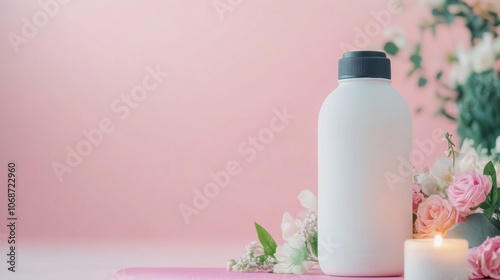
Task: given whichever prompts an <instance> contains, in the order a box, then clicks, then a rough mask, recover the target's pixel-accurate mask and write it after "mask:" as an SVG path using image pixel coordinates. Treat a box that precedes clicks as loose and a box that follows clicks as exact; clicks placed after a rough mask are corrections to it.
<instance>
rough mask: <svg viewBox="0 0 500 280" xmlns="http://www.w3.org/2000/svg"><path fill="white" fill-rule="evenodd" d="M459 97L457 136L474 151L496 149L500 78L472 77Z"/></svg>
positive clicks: (485, 74) (499, 125) (499, 131)
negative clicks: (470, 143)
mask: <svg viewBox="0 0 500 280" xmlns="http://www.w3.org/2000/svg"><path fill="white" fill-rule="evenodd" d="M460 90H461V91H462V92H463V94H462V95H459V96H458V99H457V101H456V102H457V106H458V111H459V114H458V116H457V122H458V129H457V131H458V134H460V136H461V137H462V139H464V138H468V139H472V140H474V145H475V146H476V148H486V149H487V150H488V151H490V150H491V149H493V148H495V146H496V138H497V137H498V136H499V134H500V77H499V76H498V73H495V72H494V71H493V70H490V71H486V72H482V73H472V74H471V76H470V77H469V79H468V80H467V82H466V83H465V85H463V86H462V88H461V89H460Z"/></svg>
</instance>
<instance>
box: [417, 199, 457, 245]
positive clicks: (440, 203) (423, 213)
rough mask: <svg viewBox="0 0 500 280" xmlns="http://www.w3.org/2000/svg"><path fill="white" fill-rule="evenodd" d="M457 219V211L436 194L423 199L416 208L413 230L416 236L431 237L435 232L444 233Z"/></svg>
mask: <svg viewBox="0 0 500 280" xmlns="http://www.w3.org/2000/svg"><path fill="white" fill-rule="evenodd" d="M457 220H458V212H457V210H455V208H454V207H453V206H452V205H451V203H450V202H449V201H448V200H445V199H443V198H442V197H441V196H440V195H438V194H433V195H431V196H429V197H428V198H426V199H424V200H423V201H422V202H421V203H420V205H419V206H418V210H417V220H416V221H415V230H416V232H417V235H416V236H417V237H418V238H427V237H433V236H434V234H435V232H441V233H443V234H444V233H445V232H446V231H447V230H448V229H449V228H450V227H451V226H452V225H454V224H455V223H456V222H457Z"/></svg>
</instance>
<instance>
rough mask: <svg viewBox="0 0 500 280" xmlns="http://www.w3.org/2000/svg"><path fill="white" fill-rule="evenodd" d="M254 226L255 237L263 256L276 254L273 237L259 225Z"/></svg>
mask: <svg viewBox="0 0 500 280" xmlns="http://www.w3.org/2000/svg"><path fill="white" fill-rule="evenodd" d="M254 224H255V230H256V231H257V236H258V237H259V241H260V244H262V247H263V248H264V254H265V255H266V256H274V253H276V247H278V246H277V245H276V241H274V239H273V237H272V236H271V234H269V232H267V230H265V229H264V228H263V227H262V226H261V225H259V224H257V223H254Z"/></svg>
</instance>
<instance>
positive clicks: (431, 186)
mask: <svg viewBox="0 0 500 280" xmlns="http://www.w3.org/2000/svg"><path fill="white" fill-rule="evenodd" d="M421 180H422V183H421V185H422V193H424V194H425V195H427V196H430V195H433V194H439V190H440V188H439V184H438V182H437V181H436V179H434V178H433V177H432V176H430V175H429V174H424V175H423V176H422V178H421Z"/></svg>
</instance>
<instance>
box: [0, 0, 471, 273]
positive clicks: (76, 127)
mask: <svg viewBox="0 0 500 280" xmlns="http://www.w3.org/2000/svg"><path fill="white" fill-rule="evenodd" d="M47 1H48V0H42V1H41V2H44V3H45V2H47ZM221 1H222V2H223V3H228V2H229V3H232V4H233V6H231V10H230V11H227V12H226V13H224V14H223V20H221V18H220V17H219V16H218V14H217V12H216V10H215V9H214V6H213V3H214V2H217V1H212V0H207V1H201V0H200V1H183V0H175V1H160V0H148V1H118V0H106V1H79V0H74V1H69V3H67V4H64V5H63V4H59V7H60V9H59V11H58V12H57V13H56V14H55V15H54V17H50V18H49V21H48V23H47V24H46V25H45V26H43V27H40V28H38V32H37V33H36V35H35V36H34V37H33V38H29V39H28V43H27V44H21V45H19V46H18V52H17V53H16V52H15V50H14V48H13V46H12V44H11V43H10V41H9V38H8V34H9V33H10V32H14V33H16V34H18V35H20V34H22V33H21V31H22V30H21V29H22V27H23V24H24V23H23V17H27V18H29V19H30V20H31V18H32V17H33V15H34V14H36V13H37V12H38V11H41V10H42V9H41V7H40V6H39V4H37V1H1V2H0V34H1V36H2V37H1V38H2V39H0V93H1V96H2V102H0V128H1V131H2V133H1V138H0V139H1V140H0V141H1V142H0V143H1V145H0V146H1V148H0V149H1V153H0V157H1V160H0V162H1V163H2V164H3V165H4V168H3V170H4V171H3V172H0V178H1V180H2V181H3V182H5V181H6V172H7V171H6V166H5V165H6V164H7V161H8V160H15V161H17V164H18V176H19V183H18V199H19V206H18V207H19V208H18V210H17V214H18V217H19V218H20V222H19V223H20V228H19V236H20V242H21V244H23V242H24V244H61V243H64V244H75V243H78V244H98V243H110V242H117V243H120V242H121V243H128V244H130V243H133V244H141V242H153V243H154V242H164V243H165V242H166V243H172V244H188V243H189V244H209V243H211V242H215V240H218V242H233V243H235V244H238V246H239V248H241V249H240V251H241V253H243V250H244V248H243V245H244V244H245V243H247V242H249V241H251V240H254V239H256V235H255V233H254V229H253V222H254V221H257V222H259V223H260V224H262V225H263V226H264V227H266V228H267V229H269V231H270V232H271V233H272V234H273V235H275V237H276V238H277V239H278V240H279V241H280V242H281V237H280V235H281V233H280V223H281V216H282V213H283V212H285V211H290V212H291V213H296V212H298V211H299V210H300V205H299V203H298V201H297V199H296V196H297V194H298V193H299V192H300V191H301V190H303V189H306V188H308V189H311V190H313V192H315V193H316V183H317V179H316V176H317V175H316V172H317V163H316V160H317V155H316V149H317V147H316V142H317V136H316V124H317V115H318V111H319V108H320V106H321V103H322V101H323V100H324V99H325V97H326V96H327V95H328V94H329V93H330V92H331V91H332V90H333V89H334V88H335V87H336V84H337V82H336V74H337V70H336V67H337V60H338V58H339V57H340V56H341V53H342V51H341V48H340V46H341V44H342V43H347V44H351V45H355V42H354V39H355V35H356V33H355V31H354V30H355V28H360V29H364V28H366V26H367V25H370V24H372V23H374V22H375V20H374V16H373V15H372V14H371V12H379V11H380V10H387V6H388V5H390V3H391V2H392V0H380V1H379V0H377V1H330V0H324V1H319V0H318V1H298V0H273V1H264V0H259V1H256V0H252V1H237V0H232V1H225V0H221ZM403 2H404V3H405V10H404V11H403V12H402V13H400V14H397V15H396V14H392V16H391V18H390V20H389V22H390V24H391V25H400V26H402V27H403V28H404V29H405V30H406V32H407V36H409V37H410V38H412V39H416V38H417V37H418V28H417V24H418V22H419V17H420V16H423V15H425V13H424V12H422V10H421V9H419V8H418V7H417V6H418V5H417V3H416V2H417V1H411V0H406V1H403ZM228 5H229V4H228ZM42 20H43V19H42ZM378 26H379V27H380V24H378ZM375 31H376V30H374V33H376V34H375V35H374V36H371V37H370V38H369V40H370V44H369V45H370V46H380V45H381V42H382V41H383V36H382V34H381V32H380V31H379V32H375ZM440 31H441V32H440V33H439V38H438V39H437V40H434V41H432V45H428V48H426V49H425V50H424V55H425V56H426V57H427V58H429V59H428V61H430V64H428V65H427V67H428V68H429V69H430V70H432V69H437V67H439V66H440V65H441V64H443V60H444V59H443V56H444V51H443V50H444V49H445V48H447V49H448V50H451V49H453V48H452V46H453V44H454V42H456V41H457V40H460V39H463V38H464V37H462V38H461V37H460V32H457V31H454V30H451V32H450V31H447V30H440ZM457 34H458V35H457ZM425 40H426V41H429V42H431V41H430V38H425ZM436 46H439V48H438V47H436ZM441 46H442V48H441ZM156 65H159V67H160V69H161V70H162V71H165V72H169V76H168V77H167V78H165V80H164V81H163V82H162V83H161V84H160V85H159V86H158V88H156V89H155V90H152V91H151V92H149V94H148V95H147V97H146V98H145V99H144V100H143V101H142V102H140V103H138V105H137V108H135V109H133V110H131V112H130V114H129V115H128V116H127V117H126V118H125V119H124V120H121V119H120V118H119V116H120V114H116V113H114V112H113V111H112V110H111V104H112V103H113V101H114V100H115V99H119V98H120V96H121V95H122V94H127V95H128V94H130V91H131V89H132V88H133V87H135V86H137V85H140V84H141V83H142V79H143V77H144V76H146V75H147V71H146V68H147V67H148V66H149V67H152V68H155V67H156ZM393 69H394V71H393V86H394V87H395V88H396V89H397V90H398V91H399V92H401V94H402V95H403V96H404V98H405V99H406V100H407V101H408V104H409V105H410V107H411V109H412V110H413V111H415V110H416V109H417V108H419V107H423V111H422V112H421V113H420V114H414V119H413V122H414V138H415V139H418V140H424V139H431V132H432V131H433V129H435V128H440V129H443V130H446V131H451V132H453V131H454V129H455V128H454V124H452V123H450V122H448V121H446V120H444V119H443V118H437V117H434V116H433V114H434V112H435V110H436V108H437V102H436V100H435V97H434V91H433V89H432V86H431V87H428V88H427V89H425V90H421V89H418V88H417V87H416V86H415V84H416V80H415V78H411V79H407V78H406V72H407V70H409V64H408V63H407V59H406V58H404V57H400V58H398V59H395V60H393ZM284 107H286V108H287V111H288V112H289V113H290V114H293V115H295V118H294V119H293V120H291V121H290V123H289V124H288V125H286V126H285V128H284V129H283V130H282V131H281V132H279V133H276V134H275V135H274V137H273V139H272V141H270V142H269V143H267V144H265V148H264V149H263V150H262V151H258V152H257V154H256V157H255V159H253V160H252V161H250V162H248V161H246V160H245V158H246V157H247V155H243V154H241V153H240V152H238V145H240V143H242V142H243V141H246V140H247V138H248V137H249V136H255V135H257V134H258V132H259V131H261V130H262V129H264V128H266V127H269V121H270V120H271V119H272V117H273V109H278V110H282V109H283V108H284ZM104 118H109V119H111V121H112V122H113V124H114V126H115V129H114V131H113V132H111V133H109V134H105V135H104V138H103V141H102V144H100V145H99V146H97V147H94V148H93V150H92V152H91V153H90V154H89V155H88V156H86V157H84V158H83V160H82V163H81V164H80V165H79V166H77V167H75V168H73V171H72V172H71V173H65V174H64V175H63V181H62V182H60V181H59V180H58V179H57V176H56V175H55V173H54V171H53V169H52V166H51V164H52V163H53V162H54V161H57V162H60V163H64V162H65V157H66V154H67V151H66V146H68V145H69V146H70V147H73V148H75V147H76V145H77V144H78V143H79V142H81V141H82V140H84V139H85V137H84V136H83V134H82V130H91V129H95V128H98V126H99V122H100V121H101V120H102V119H104ZM394 140H395V141H397V139H394ZM443 150H444V143H439V146H438V147H437V148H436V149H435V150H434V151H433V152H432V153H431V154H430V155H429V156H428V157H426V158H425V161H424V162H423V163H422V164H419V165H418V166H417V168H419V169H420V168H423V167H424V166H429V165H430V164H431V163H432V162H433V159H434V158H435V156H437V155H440V156H441V155H443ZM231 160H235V161H237V162H238V163H239V164H240V166H241V168H242V172H241V173H240V174H238V175H236V176H232V177H231V181H230V184H229V185H228V186H227V187H226V188H224V189H222V190H221V191H220V193H219V194H218V195H217V196H216V197H214V198H212V199H210V202H209V205H208V206H207V207H206V208H205V209H202V210H201V211H200V213H199V215H195V216H192V217H191V222H190V223H189V224H186V223H185V221H184V220H183V217H182V216H181V214H180V211H179V208H178V207H179V205H180V204H181V203H185V204H191V201H192V198H193V189H194V188H198V189H202V188H203V186H204V185H205V184H207V183H209V182H211V180H212V179H211V177H210V176H209V172H211V171H213V172H217V171H220V170H223V169H224V168H225V166H226V164H227V163H228V162H229V161H231ZM2 186H4V187H5V184H4V183H2ZM5 193H6V192H5V191H0V199H1V200H0V201H1V202H0V206H1V207H2V209H1V210H0V213H1V217H0V218H1V219H2V221H4V220H5V214H6V212H5V208H6V207H5V201H6V198H5ZM0 232H2V233H3V234H4V235H5V228H4V227H1V228H0ZM227 257H237V256H234V255H231V256H227ZM222 259H223V258H222ZM188 262H189V259H186V264H188ZM201 264H203V262H202V261H201ZM221 265H224V264H223V263H221Z"/></svg>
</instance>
